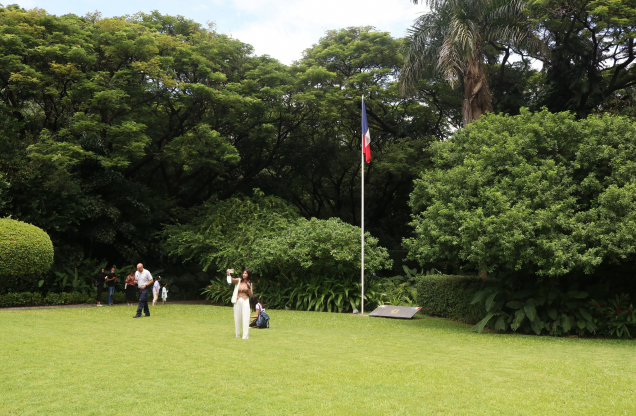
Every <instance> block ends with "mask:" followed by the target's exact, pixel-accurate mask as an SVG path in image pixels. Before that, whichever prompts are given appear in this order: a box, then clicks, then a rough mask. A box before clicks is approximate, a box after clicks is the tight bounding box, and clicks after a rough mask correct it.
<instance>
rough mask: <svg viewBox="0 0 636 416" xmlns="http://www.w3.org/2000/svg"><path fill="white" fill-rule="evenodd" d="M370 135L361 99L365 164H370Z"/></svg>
mask: <svg viewBox="0 0 636 416" xmlns="http://www.w3.org/2000/svg"><path fill="white" fill-rule="evenodd" d="M370 144H371V134H369V124H368V123H367V107H366V106H365V105H364V96H363V97H362V153H364V157H365V159H366V161H367V163H369V162H371V146H370Z"/></svg>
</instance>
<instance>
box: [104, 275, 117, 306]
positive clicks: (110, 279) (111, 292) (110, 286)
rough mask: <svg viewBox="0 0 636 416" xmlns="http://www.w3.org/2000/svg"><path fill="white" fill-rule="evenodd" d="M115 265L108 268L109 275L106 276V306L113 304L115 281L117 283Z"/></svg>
mask: <svg viewBox="0 0 636 416" xmlns="http://www.w3.org/2000/svg"><path fill="white" fill-rule="evenodd" d="M115 270H116V269H115V266H113V267H111V268H110V275H108V276H106V286H108V306H112V305H113V295H114V294H115V283H117V274H116V272H115Z"/></svg>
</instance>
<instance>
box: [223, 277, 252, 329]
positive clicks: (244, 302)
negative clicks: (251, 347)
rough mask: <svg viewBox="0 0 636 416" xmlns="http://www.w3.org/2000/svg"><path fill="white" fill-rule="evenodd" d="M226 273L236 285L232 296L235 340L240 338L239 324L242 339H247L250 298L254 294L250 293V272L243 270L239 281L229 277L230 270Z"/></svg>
mask: <svg viewBox="0 0 636 416" xmlns="http://www.w3.org/2000/svg"><path fill="white" fill-rule="evenodd" d="M226 273H227V275H228V277H229V278H231V279H232V282H233V283H234V284H235V285H236V286H235V287H234V293H233V294H232V303H233V304H234V328H235V329H236V338H239V337H240V336H241V323H243V339H248V338H249V323H250V296H252V295H254V292H253V291H252V271H251V270H249V269H245V270H243V275H242V277H241V278H240V279H238V278H237V279H235V278H233V277H231V275H230V274H231V272H230V269H227V271H226Z"/></svg>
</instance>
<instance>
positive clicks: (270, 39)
mask: <svg viewBox="0 0 636 416" xmlns="http://www.w3.org/2000/svg"><path fill="white" fill-rule="evenodd" d="M0 2H2V4H5V5H7V4H12V3H17V4H19V5H20V6H22V7H24V8H27V9H32V8H35V7H37V8H41V9H45V10H46V11H47V12H49V13H51V14H55V15H58V16H61V15H64V14H67V13H73V14H77V15H80V16H84V15H85V14H86V13H87V12H94V11H99V12H101V13H102V16H103V17H113V16H122V15H126V14H134V13H137V12H139V11H143V12H150V11H152V10H158V11H159V12H161V13H162V14H169V15H182V16H185V17H187V18H189V19H192V20H194V21H196V22H198V23H201V24H203V25H205V24H206V23H207V22H214V23H215V24H216V27H217V31H218V32H220V33H225V34H228V35H232V37H234V38H236V39H239V40H241V41H242V42H245V43H249V44H250V45H252V46H254V48H255V52H256V54H257V55H264V54H267V55H270V56H272V57H274V58H276V59H279V60H280V61H281V62H283V63H286V64H290V63H291V62H293V61H295V60H297V59H300V58H301V56H302V51H303V50H305V49H307V48H309V47H311V46H312V45H313V44H315V43H316V42H317V41H318V39H319V38H320V37H322V36H323V34H324V33H325V31H327V30H331V29H340V28H344V27H348V26H374V27H375V28H376V29H378V30H380V31H383V32H390V33H391V35H392V36H393V37H402V36H405V35H406V30H407V29H408V27H409V26H410V25H411V24H412V23H413V21H414V20H415V18H416V17H417V16H418V15H419V14H421V13H422V12H424V11H425V10H426V9H425V8H424V6H422V5H421V2H419V3H420V4H419V5H414V4H413V2H412V1H411V0H257V1H247V0H181V1H179V0H177V1H175V0H126V1H124V0H109V1H104V0H100V1H96V0H63V1H62V0H0Z"/></svg>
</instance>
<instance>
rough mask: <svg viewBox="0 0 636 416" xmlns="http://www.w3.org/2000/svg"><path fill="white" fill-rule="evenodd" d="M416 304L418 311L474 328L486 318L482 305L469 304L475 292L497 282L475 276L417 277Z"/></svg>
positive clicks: (497, 283)
mask: <svg viewBox="0 0 636 416" xmlns="http://www.w3.org/2000/svg"><path fill="white" fill-rule="evenodd" d="M418 279H419V282H418V283H417V304H418V306H421V307H422V310H421V312H422V313H424V314H426V315H430V316H439V317H442V318H448V319H452V320H454V321H459V322H464V323H467V324H471V325H474V324H476V323H477V322H479V321H481V320H482V318H483V317H484V315H485V311H484V306H483V305H481V304H476V305H471V304H470V302H471V300H472V299H473V297H474V295H475V293H476V292H477V291H479V290H483V289H485V288H487V287H497V286H499V282H497V281H495V280H489V279H482V278H480V277H477V276H449V275H429V276H419V277H418Z"/></svg>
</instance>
